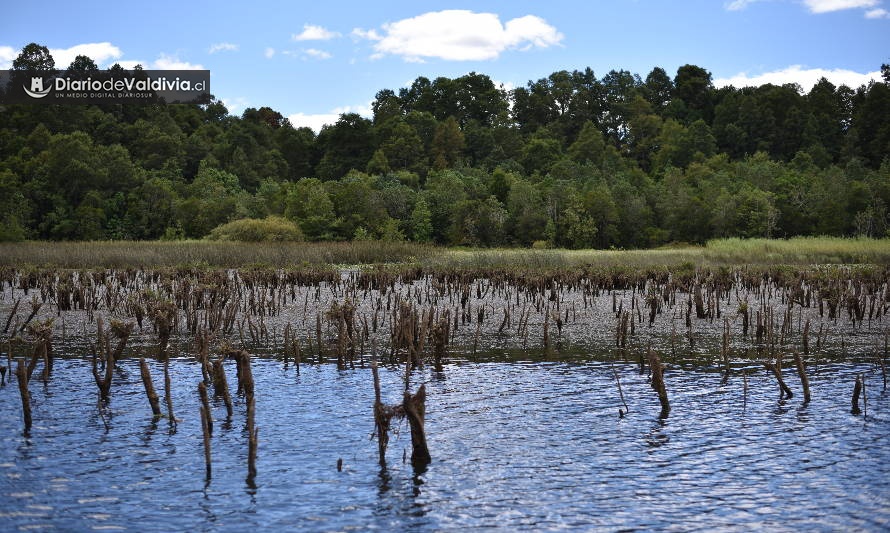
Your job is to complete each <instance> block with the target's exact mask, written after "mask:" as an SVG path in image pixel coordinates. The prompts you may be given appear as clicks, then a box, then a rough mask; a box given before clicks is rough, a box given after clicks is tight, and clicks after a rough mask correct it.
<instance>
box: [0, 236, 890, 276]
mask: <svg viewBox="0 0 890 533" xmlns="http://www.w3.org/2000/svg"><path fill="white" fill-rule="evenodd" d="M381 264H395V265H400V266H417V267H423V268H424V269H426V270H428V271H437V270H462V269H473V270H480V271H499V270H500V271H512V270H541V271H544V270H562V269H572V268H585V267H594V268H634V267H639V268H653V267H661V266H663V267H666V268H693V267H697V266H737V265H832V264H870V265H890V239H842V238H834V237H815V238H811V237H801V238H794V239H788V240H778V239H721V240H712V241H709V242H708V243H707V245H706V246H678V247H670V248H658V249H651V250H530V249H515V248H512V249H506V248H505V249H501V248H498V249H456V248H438V247H434V246H429V245H422V244H415V243H408V242H383V241H354V242H327V243H269V242H263V243H249V242H230V241H218V242H210V241H169V242H167V241H105V242H24V243H0V265H5V266H14V267H23V266H26V265H33V266H39V267H57V268H129V267H165V266H191V267H195V266H197V267H202V266H206V267H224V268H236V267H248V266H261V267H278V268H301V267H307V268H308V267H320V266H327V265H381Z"/></svg>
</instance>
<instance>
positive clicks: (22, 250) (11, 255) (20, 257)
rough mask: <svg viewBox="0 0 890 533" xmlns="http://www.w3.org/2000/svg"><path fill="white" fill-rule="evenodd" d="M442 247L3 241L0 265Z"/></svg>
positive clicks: (392, 255)
mask: <svg viewBox="0 0 890 533" xmlns="http://www.w3.org/2000/svg"><path fill="white" fill-rule="evenodd" d="M436 253H440V252H439V251H438V250H437V249H435V248H433V247H431V246H425V245H420V244H413V243H405V242H368V241H364V242H360V241H356V242H330V243H269V242H261V243H252V242H234V241H215V242H213V241H102V242H24V243H0V265H8V266H17V267H21V266H25V265H34V266H40V267H57V268H129V267H164V266H197V267H202V266H206V267H225V268H235V267H245V266H265V267H292V268H298V267H316V266H322V265H363V264H376V263H389V262H397V263H414V262H417V261H419V260H421V259H423V258H425V257H426V256H428V255H430V254H436Z"/></svg>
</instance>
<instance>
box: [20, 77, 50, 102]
mask: <svg viewBox="0 0 890 533" xmlns="http://www.w3.org/2000/svg"><path fill="white" fill-rule="evenodd" d="M22 89H24V90H25V92H26V93H27V94H28V96H30V97H31V98H43V97H44V96H46V95H48V94H49V92H50V90H52V86H50V87H47V88H46V89H44V88H43V78H31V89H30V90H28V88H27V87H25V86H24V85H22Z"/></svg>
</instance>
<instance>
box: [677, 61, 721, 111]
mask: <svg viewBox="0 0 890 533" xmlns="http://www.w3.org/2000/svg"><path fill="white" fill-rule="evenodd" d="M674 87H675V89H674V94H675V95H676V96H677V98H679V99H680V100H682V101H683V103H685V104H686V113H685V116H681V117H678V118H680V119H682V120H683V121H684V122H685V123H686V124H691V123H692V122H695V121H696V120H698V119H703V120H704V121H705V122H706V123H710V122H711V121H712V120H713V119H714V100H713V93H714V84H713V83H712V81H711V73H710V72H708V71H707V70H705V69H703V68H701V67H698V66H695V65H683V66H682V67H680V68H679V69H677V76H676V77H675V78H674Z"/></svg>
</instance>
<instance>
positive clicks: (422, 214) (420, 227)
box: [409, 197, 433, 242]
mask: <svg viewBox="0 0 890 533" xmlns="http://www.w3.org/2000/svg"><path fill="white" fill-rule="evenodd" d="M409 222H410V225H411V240H413V241H414V242H429V241H430V239H432V237H433V224H432V212H430V207H429V205H428V204H427V203H426V200H425V199H424V198H423V197H420V198H418V200H417V203H416V204H414V210H413V211H411V220H410V221H409Z"/></svg>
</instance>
